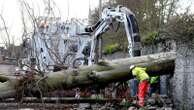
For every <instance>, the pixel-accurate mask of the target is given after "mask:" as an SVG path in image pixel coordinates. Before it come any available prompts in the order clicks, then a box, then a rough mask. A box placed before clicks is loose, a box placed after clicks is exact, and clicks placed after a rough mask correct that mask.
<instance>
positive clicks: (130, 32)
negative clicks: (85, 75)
mask: <svg viewBox="0 0 194 110" xmlns="http://www.w3.org/2000/svg"><path fill="white" fill-rule="evenodd" d="M114 23H122V24H123V26H124V29H125V32H126V36H127V40H128V53H129V57H134V56H140V35H139V28H138V24H137V21H136V19H135V15H134V13H133V12H132V11H131V10H129V9H128V8H126V7H123V6H117V7H116V8H104V9H103V11H102V15H101V18H100V19H99V20H98V22H97V23H96V24H94V25H92V26H85V29H83V31H80V32H79V33H76V34H75V33H74V34H73V35H72V36H71V34H69V36H67V37H65V34H64V32H65V30H64V29H66V28H65V27H66V25H65V24H60V23H58V22H56V23H54V24H51V25H49V26H48V27H47V28H46V29H43V30H44V31H43V32H46V33H42V31H41V30H40V29H39V30H40V32H39V31H38V32H36V33H37V35H36V36H32V39H31V40H30V45H31V47H30V48H28V49H27V50H30V49H31V50H32V51H33V52H30V53H29V55H28V58H27V60H28V61H27V62H28V64H32V62H31V59H33V60H32V61H33V65H37V67H38V66H39V68H40V69H39V70H40V71H54V70H55V67H56V66H55V65H58V64H59V63H65V62H66V61H67V60H69V59H68V58H69V57H67V55H69V56H70V57H71V60H70V61H72V62H71V64H72V67H73V68H77V67H79V66H80V65H93V64H96V63H98V59H99V58H98V54H99V53H98V51H97V49H98V48H97V47H98V44H99V38H100V37H102V34H104V33H106V32H107V31H108V30H109V29H110V28H111V27H112V26H113V24H114ZM55 24H56V25H55ZM82 27H83V26H82ZM55 28H56V29H55ZM41 29H42V28H41ZM48 30H51V31H48ZM53 30H57V31H56V32H55V31H54V33H53ZM68 30H69V28H68ZM56 33H59V36H58V38H57V39H58V40H57V41H56V42H57V43H56V42H54V43H52V42H53V41H54V40H51V39H53V38H54V36H56ZM71 33H72V32H71ZM49 36H50V37H49ZM47 37H48V38H47ZM64 37H65V38H64ZM70 38H71V39H73V40H75V41H76V42H79V43H77V44H76V45H78V46H77V49H73V50H77V51H73V54H72V53H68V51H66V50H65V47H66V45H67V42H65V41H67V40H68V39H70ZM80 39H81V40H80ZM52 44H53V45H54V44H55V45H56V46H58V47H57V48H54V46H52ZM70 45H72V44H70ZM70 47H71V46H70ZM74 47H75V48H76V46H74ZM52 48H54V51H53V50H52ZM56 49H58V51H56ZM55 51H56V52H57V53H55ZM65 51H66V53H65ZM58 53H59V54H60V56H57V54H58ZM29 57H30V58H29ZM62 57H63V58H62ZM61 59H63V61H61ZM58 60H59V61H58ZM35 63H37V64H35ZM24 64H26V63H25V62H24ZM50 66H52V68H51V69H48V68H49V67H50ZM59 70H60V69H59ZM56 71H57V70H56Z"/></svg>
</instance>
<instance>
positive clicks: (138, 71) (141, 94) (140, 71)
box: [130, 65, 149, 107]
mask: <svg viewBox="0 0 194 110" xmlns="http://www.w3.org/2000/svg"><path fill="white" fill-rule="evenodd" d="M130 70H131V71H132V75H133V76H135V77H136V78H137V80H138V81H139V85H138V94H137V96H138V105H139V106H140V107H142V106H144V98H145V95H146V94H147V92H148V88H149V75H148V74H147V73H146V68H142V67H136V66H135V65H131V66H130Z"/></svg>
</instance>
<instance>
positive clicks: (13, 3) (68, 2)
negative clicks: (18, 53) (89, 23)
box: [0, 0, 98, 43]
mask: <svg viewBox="0 0 194 110" xmlns="http://www.w3.org/2000/svg"><path fill="white" fill-rule="evenodd" d="M18 1H19V0H0V14H2V15H3V17H4V18H5V21H6V24H7V27H8V29H9V31H10V35H11V36H15V39H14V41H15V42H16V43H19V42H20V41H21V39H20V37H21V34H22V30H21V17H20V15H21V13H20V3H19V2H18ZM26 1H27V2H28V3H30V5H31V6H33V7H35V12H36V15H42V14H43V12H44V5H43V1H44V0H26ZM51 1H52V0H51ZM53 1H54V2H55V5H56V7H58V9H55V10H56V12H57V14H58V15H59V13H60V17H61V18H62V20H63V21H64V20H66V19H70V18H82V19H84V18H87V17H88V12H89V3H90V6H91V8H92V9H94V8H95V7H97V6H98V0H53ZM59 10H60V11H59ZM1 24H2V22H1V20H0V28H2V25H1ZM0 43H2V36H1V34H0Z"/></svg>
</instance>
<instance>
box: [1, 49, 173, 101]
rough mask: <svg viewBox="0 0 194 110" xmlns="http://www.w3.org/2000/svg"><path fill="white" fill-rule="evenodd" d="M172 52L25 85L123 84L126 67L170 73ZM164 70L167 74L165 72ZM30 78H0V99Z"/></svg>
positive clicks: (43, 88)
mask: <svg viewBox="0 0 194 110" xmlns="http://www.w3.org/2000/svg"><path fill="white" fill-rule="evenodd" d="M175 58H176V55H175V53H174V52H166V53H159V54H153V55H146V56H140V57H134V58H126V59H118V60H114V61H106V62H105V61H102V62H100V63H99V64H97V65H92V66H83V67H80V68H79V69H68V70H63V71H58V72H52V73H48V74H47V75H46V76H45V77H44V78H42V77H40V76H34V77H33V79H34V80H35V81H36V82H33V81H34V80H33V81H32V80H30V81H28V82H29V84H34V85H36V87H38V89H39V90H40V91H42V92H48V91H53V90H56V89H59V88H60V89H61V88H63V89H68V88H73V87H78V86H87V85H92V84H108V83H110V82H117V81H125V80H129V79H131V78H132V75H131V71H130V69H129V66H130V65H132V64H135V65H137V66H142V67H147V72H148V73H149V75H150V76H153V75H163V74H166V73H173V71H174V60H175ZM167 71H168V72H167ZM29 79H32V78H29V77H6V76H2V75H1V76H0V81H1V82H2V83H1V84H0V97H2V98H4V97H10V96H15V95H16V92H18V89H20V88H22V89H25V87H29V86H24V87H22V85H24V82H27V80H29Z"/></svg>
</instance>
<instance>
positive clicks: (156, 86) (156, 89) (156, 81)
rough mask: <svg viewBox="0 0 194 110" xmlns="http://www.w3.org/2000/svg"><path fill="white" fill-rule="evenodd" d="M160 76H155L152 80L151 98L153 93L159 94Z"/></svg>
mask: <svg viewBox="0 0 194 110" xmlns="http://www.w3.org/2000/svg"><path fill="white" fill-rule="evenodd" d="M159 79H160V77H159V76H153V77H151V78H150V88H149V96H152V94H153V93H159Z"/></svg>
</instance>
